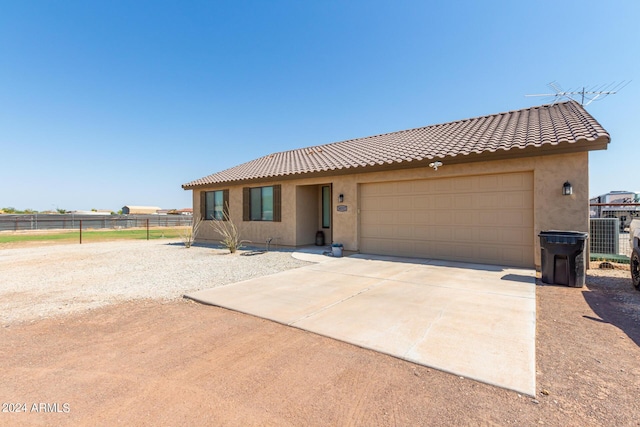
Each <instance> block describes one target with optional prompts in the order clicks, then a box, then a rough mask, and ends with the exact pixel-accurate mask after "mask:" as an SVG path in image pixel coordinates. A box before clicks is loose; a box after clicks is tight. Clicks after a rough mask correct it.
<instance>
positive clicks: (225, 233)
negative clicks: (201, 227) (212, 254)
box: [209, 205, 249, 253]
mask: <svg viewBox="0 0 640 427" xmlns="http://www.w3.org/2000/svg"><path fill="white" fill-rule="evenodd" d="M228 211H229V205H227V206H226V209H225V210H223V212H222V219H221V220H213V221H211V222H210V223H209V224H210V225H211V227H213V229H214V230H215V232H216V233H218V234H219V235H220V236H221V237H222V239H221V240H220V243H221V244H222V246H224V247H225V248H227V249H229V252H231V253H235V252H236V251H237V250H238V249H241V248H242V247H243V245H244V243H249V241H248V240H242V239H241V237H240V230H239V229H238V227H237V226H236V225H235V224H234V223H233V221H231V218H230V217H229V214H228Z"/></svg>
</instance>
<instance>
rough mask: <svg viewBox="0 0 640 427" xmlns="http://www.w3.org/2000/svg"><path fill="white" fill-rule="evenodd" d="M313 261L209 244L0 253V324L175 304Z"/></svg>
mask: <svg viewBox="0 0 640 427" xmlns="http://www.w3.org/2000/svg"><path fill="white" fill-rule="evenodd" d="M123 253H125V254H126V256H123ZM307 264H308V263H307V262H305V261H300V260H297V259H295V258H293V257H292V256H291V252H290V251H270V252H267V253H260V252H256V251H250V250H247V251H239V252H238V253H235V254H229V253H228V251H225V250H222V249H215V248H212V247H204V246H194V247H191V248H189V249H186V248H185V247H184V246H183V245H182V244H181V243H180V242H179V241H173V240H155V241H125V242H123V241H119V242H104V243H91V244H84V245H55V246H36V247H21V248H12V249H10V250H9V249H6V250H3V249H0V322H1V323H2V324H8V323H14V322H22V321H30V320H36V319H39V318H43V317H50V316H52V315H58V314H68V313H72V312H78V311H84V310H89V309H94V308H97V307H101V306H104V305H108V304H113V303H119V302H123V301H128V300H137V299H145V298H153V299H160V300H172V299H177V298H181V297H182V295H183V294H185V293H188V292H192V291H196V290H199V289H206V288H212V287H215V286H222V285H226V284H229V283H234V282H239V281H242V280H246V279H250V278H253V277H257V276H264V275H267V274H274V273H277V272H280V271H283V270H288V269H291V268H296V267H300V266H303V265H307Z"/></svg>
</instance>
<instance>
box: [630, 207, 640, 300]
mask: <svg viewBox="0 0 640 427" xmlns="http://www.w3.org/2000/svg"><path fill="white" fill-rule="evenodd" d="M629 243H630V245H631V281H632V282H633V286H635V288H636V289H637V290H639V291H640V219H634V220H633V221H631V225H630V226H629Z"/></svg>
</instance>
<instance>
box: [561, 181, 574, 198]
mask: <svg viewBox="0 0 640 427" xmlns="http://www.w3.org/2000/svg"><path fill="white" fill-rule="evenodd" d="M572 194H573V187H572V186H571V183H570V182H569V181H567V182H565V183H564V185H563V186H562V195H563V196H570V195H572Z"/></svg>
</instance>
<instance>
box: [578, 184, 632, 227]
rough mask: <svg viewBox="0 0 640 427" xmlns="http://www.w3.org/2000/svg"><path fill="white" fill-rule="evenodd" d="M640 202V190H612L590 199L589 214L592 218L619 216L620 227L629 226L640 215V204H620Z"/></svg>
mask: <svg viewBox="0 0 640 427" xmlns="http://www.w3.org/2000/svg"><path fill="white" fill-rule="evenodd" d="M632 203H640V192H636V191H610V192H608V193H606V194H602V195H600V196H597V197H594V198H592V199H589V204H590V205H591V206H590V207H589V216H590V217H591V218H618V219H619V220H620V229H621V230H624V229H625V228H627V227H629V224H630V223H631V220H632V219H634V218H639V217H640V206H620V205H622V204H632Z"/></svg>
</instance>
